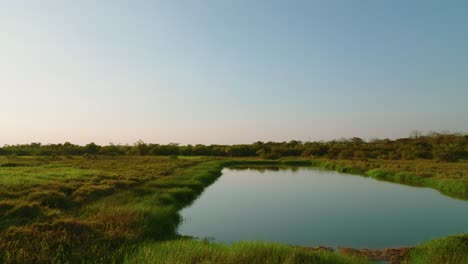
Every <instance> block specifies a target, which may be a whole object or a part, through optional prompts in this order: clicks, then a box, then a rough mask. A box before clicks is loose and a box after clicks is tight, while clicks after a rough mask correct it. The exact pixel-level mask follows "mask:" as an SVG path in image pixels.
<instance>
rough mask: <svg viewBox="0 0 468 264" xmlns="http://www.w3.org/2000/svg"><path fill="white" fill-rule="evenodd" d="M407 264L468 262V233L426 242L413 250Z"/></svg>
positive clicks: (463, 263) (454, 263) (455, 263)
mask: <svg viewBox="0 0 468 264" xmlns="http://www.w3.org/2000/svg"><path fill="white" fill-rule="evenodd" d="M405 263H407V264H426V263H450V264H466V263H468V234H464V235H455V236H450V237H445V238H439V239H435V240H431V241H428V242H425V243H423V244H421V245H419V246H417V247H415V248H414V249H412V250H411V252H410V255H409V257H408V259H407V260H406V262H405Z"/></svg>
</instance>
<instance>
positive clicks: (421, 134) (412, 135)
mask: <svg viewBox="0 0 468 264" xmlns="http://www.w3.org/2000/svg"><path fill="white" fill-rule="evenodd" d="M434 135H436V136H437V135H438V136H443V135H457V136H468V133H466V132H451V131H428V132H426V133H424V132H422V131H419V130H413V131H411V133H409V134H408V136H406V137H397V138H376V137H373V138H370V139H365V138H361V137H347V138H344V137H342V138H335V139H329V140H297V139H291V140H285V141H265V140H257V141H254V142H244V143H236V144H216V143H210V144H203V143H187V144H184V143H178V142H169V143H159V142H145V141H143V140H141V139H139V140H137V141H135V142H132V143H116V142H108V143H97V142H95V141H90V142H87V143H75V142H71V141H63V142H54V143H50V142H28V143H16V144H3V145H0V148H2V147H6V146H15V145H31V144H40V145H41V146H47V145H63V144H67V143H69V144H72V145H75V146H81V147H83V146H86V145H88V144H96V145H98V146H136V145H138V144H140V143H142V144H147V145H161V146H163V145H177V146H189V145H191V146H196V145H204V146H216V145H219V146H234V145H252V144H255V143H257V142H262V143H288V142H292V141H297V142H299V143H300V144H307V143H327V142H341V141H343V142H349V141H351V140H352V139H354V138H359V139H361V140H363V141H364V143H372V142H374V141H380V140H390V141H397V140H400V139H411V138H420V137H432V136H434Z"/></svg>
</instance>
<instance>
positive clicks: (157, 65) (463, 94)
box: [0, 0, 468, 145]
mask: <svg viewBox="0 0 468 264" xmlns="http://www.w3.org/2000/svg"><path fill="white" fill-rule="evenodd" d="M467 14H468V1H464V0H463V1H457V0H452V1H442V0H440V1H431V0H413V1H406V0H393V1H376V0H362V1H347V0H342V1H339V0H323V1H313V0H303V1H302V0H297V1H293V0H288V1H287V0H283V1H279V0H268V1H266V0H257V1H251V0H201V1H199V0H185V1H182V0H166V1H162V0H161V1H157V0H154V1H139V0H133V1H130V0H128V1H119V0H112V1H110V0H101V1H94V0H81V1H73V0H41V1H34V0H30V1H25V0H10V1H9V0H0V145H3V144H22V143H30V142H42V143H59V142H65V141H69V142H72V143H75V144H86V143H89V142H96V143H98V144H108V143H111V142H112V143H115V144H132V143H134V142H136V141H137V140H139V139H141V140H143V141H145V142H149V143H162V144H164V143H170V142H174V143H181V144H197V143H202V144H238V143H252V142H255V141H258V140H260V141H289V140H293V139H295V140H303V141H314V140H330V139H337V138H343V137H344V138H349V137H354V136H357V137H361V138H364V139H372V138H399V137H406V136H408V135H409V134H410V132H411V131H413V130H420V131H423V132H428V131H442V130H445V131H452V132H468V103H467V101H468V15H467Z"/></svg>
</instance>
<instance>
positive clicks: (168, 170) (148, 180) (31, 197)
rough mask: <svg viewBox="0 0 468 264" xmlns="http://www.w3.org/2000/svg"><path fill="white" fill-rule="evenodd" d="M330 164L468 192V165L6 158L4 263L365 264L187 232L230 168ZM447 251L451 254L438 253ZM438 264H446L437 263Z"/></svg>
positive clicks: (453, 242)
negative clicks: (184, 217) (186, 235)
mask: <svg viewBox="0 0 468 264" xmlns="http://www.w3.org/2000/svg"><path fill="white" fill-rule="evenodd" d="M236 165H244V166H245V165H248V166H311V165H314V166H321V167H326V168H330V169H335V170H338V171H343V172H351V173H361V174H366V175H368V176H371V177H375V178H377V179H381V180H390V181H396V182H402V183H405V184H412V185H422V186H428V187H434V188H436V189H438V190H440V191H442V192H443V193H447V194H449V195H451V196H455V197H458V198H461V199H467V194H468V191H467V190H468V188H467V186H468V185H467V183H468V162H467V161H459V162H440V161H439V162H436V161H433V160H407V161H406V160H405V161H392V160H365V161H356V160H353V161H350V160H326V159H320V160H311V159H305V158H302V159H298V158H296V159H289V160H288V159H285V160H262V159H258V158H237V159H233V158H213V157H210V158H208V157H190V158H185V157H154V156H116V157H107V156H86V157H81V156H70V157H61V156H59V157H40V156H39V157H0V258H1V259H2V260H3V262H4V263H50V262H55V263H66V262H71V263H82V262H85V263H109V262H115V263H142V262H145V261H146V262H147V263H158V261H160V262H161V261H163V260H167V261H166V262H163V263H216V262H223V263H239V261H240V262H248V263H364V262H366V261H365V260H364V259H362V258H360V257H352V256H344V255H338V254H337V253H332V252H328V251H323V250H310V249H309V250H307V249H300V248H295V247H291V246H286V245H278V244H270V243H263V242H246V243H238V244H234V245H232V246H225V245H221V244H215V243H209V242H199V241H195V240H191V239H183V240H180V239H182V238H180V237H179V236H178V235H177V234H176V228H177V225H178V224H179V222H180V216H179V214H178V211H179V210H180V209H181V208H183V207H184V206H187V205H188V204H190V203H191V202H192V201H194V200H195V199H196V197H197V196H198V195H199V194H200V193H201V192H202V191H203V189H204V188H205V187H207V186H208V185H209V184H211V183H212V182H213V181H215V180H216V179H217V178H218V177H219V176H220V171H221V168H222V167H224V166H236ZM467 243H468V242H467V239H466V235H465V236H459V237H451V238H445V239H441V240H437V241H432V242H428V243H426V244H424V245H422V246H420V247H417V248H415V249H413V250H411V252H410V258H409V260H408V261H409V262H408V263H427V260H440V261H442V262H447V261H444V260H450V263H463V261H465V260H466V259H467V254H468V253H467V252H466V250H463V249H464V248H467ZM442 251H443V252H446V254H444V255H443V259H441V258H440V255H438V254H436V253H435V252H442ZM436 262H438V261H436Z"/></svg>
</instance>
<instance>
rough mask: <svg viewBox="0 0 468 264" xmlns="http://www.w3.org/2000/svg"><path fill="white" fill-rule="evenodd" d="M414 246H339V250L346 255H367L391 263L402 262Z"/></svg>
mask: <svg viewBox="0 0 468 264" xmlns="http://www.w3.org/2000/svg"><path fill="white" fill-rule="evenodd" d="M411 249H412V247H400V248H386V249H367V248H364V249H354V248H338V252H340V253H341V254H345V255H357V256H365V257H367V258H368V259H370V260H380V261H382V260H384V261H388V262H390V263H391V264H400V263H402V262H403V260H404V259H405V258H406V257H407V256H408V254H409V252H410V250H411Z"/></svg>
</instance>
